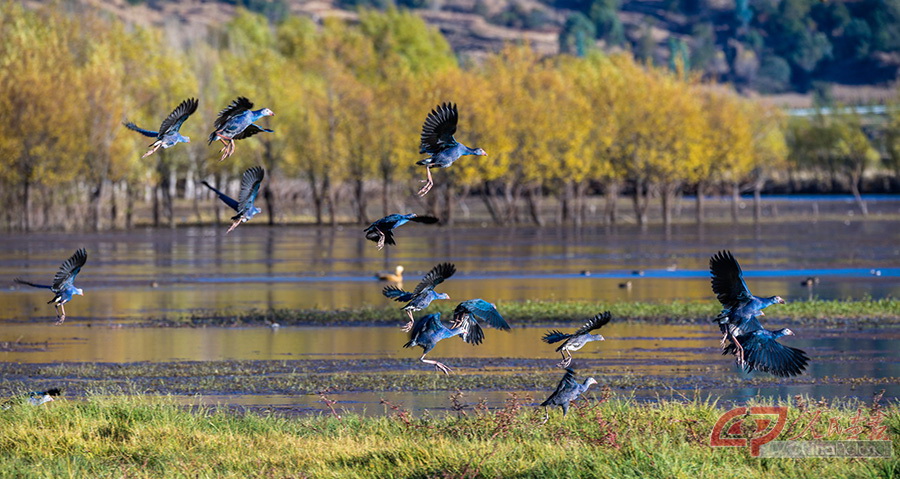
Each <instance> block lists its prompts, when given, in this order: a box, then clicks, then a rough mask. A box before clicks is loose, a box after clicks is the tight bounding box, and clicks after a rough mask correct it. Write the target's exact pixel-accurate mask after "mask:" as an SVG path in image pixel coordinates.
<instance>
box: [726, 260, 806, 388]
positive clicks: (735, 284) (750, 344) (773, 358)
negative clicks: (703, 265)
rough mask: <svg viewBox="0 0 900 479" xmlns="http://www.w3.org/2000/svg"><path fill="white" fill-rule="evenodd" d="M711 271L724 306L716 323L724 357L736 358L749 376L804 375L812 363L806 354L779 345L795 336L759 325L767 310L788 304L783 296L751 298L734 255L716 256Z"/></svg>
mask: <svg viewBox="0 0 900 479" xmlns="http://www.w3.org/2000/svg"><path fill="white" fill-rule="evenodd" d="M709 271H710V273H711V275H712V290H713V292H714V293H715V294H716V297H717V298H718V300H719V302H720V303H722V306H723V309H722V312H721V313H719V315H718V316H717V317H716V318H715V320H714V321H716V322H718V324H719V328H720V329H721V331H722V334H723V337H722V343H723V345H724V348H723V351H722V354H734V355H735V357H736V360H737V363H738V365H740V366H742V367H743V368H744V369H745V370H746V371H747V372H749V371H753V370H758V371H764V372H769V373H772V374H774V375H776V376H781V377H786V376H796V375H798V374H800V373H802V372H803V370H805V369H806V365H807V363H808V362H809V357H808V356H807V355H806V353H805V352H804V351H802V350H800V349H796V348H791V347H788V346H784V345H782V344H781V343H779V342H778V341H777V340H778V338H781V337H783V336H793V335H794V332H793V331H791V330H790V329H788V328H782V329H779V330H775V331H770V330H768V329H765V328H763V326H762V324H760V322H759V317H760V316H764V315H765V313H764V312H763V309H765V308H767V307H769V306H771V305H773V304H784V300H783V299H781V297H780V296H769V297H759V296H754V295H753V294H751V293H750V289H749V288H748V287H747V283H745V282H744V277H743V271H741V266H740V264H738V262H737V260H736V259H735V258H734V256H733V255H732V254H731V252H730V251H720V252H718V253H716V254H715V255H713V256H712V257H711V258H710V259H709ZM729 341H730V342H729ZM726 342H729V343H728V344H726Z"/></svg>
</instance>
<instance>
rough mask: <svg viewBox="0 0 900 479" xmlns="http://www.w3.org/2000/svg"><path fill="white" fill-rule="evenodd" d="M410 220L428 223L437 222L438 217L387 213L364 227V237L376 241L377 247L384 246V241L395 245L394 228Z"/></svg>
mask: <svg viewBox="0 0 900 479" xmlns="http://www.w3.org/2000/svg"><path fill="white" fill-rule="evenodd" d="M410 221H413V222H416V223H424V224H427V225H430V224H434V223H437V222H438V219H437V218H435V217H433V216H419V215H417V214H415V213H410V214H408V215H400V214H396V213H395V214H392V215H387V216H385V217H384V218H381V219H380V220H377V221H375V222H374V223H372V224H371V225H369V227H368V228H366V229H365V232H366V239H367V240H369V241H374V242H377V243H378V249H381V248H384V245H385V243H387V244H390V245H395V244H397V243H396V242H394V233H393V230H394V228H399V227H400V226H403V225H405V224H406V223H408V222H410Z"/></svg>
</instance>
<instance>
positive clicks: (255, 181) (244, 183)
mask: <svg viewBox="0 0 900 479" xmlns="http://www.w3.org/2000/svg"><path fill="white" fill-rule="evenodd" d="M265 176H266V172H265V171H264V170H263V169H262V167H261V166H254V167H253V168H250V169H248V170H247V171H245V172H244V176H243V177H242V178H241V192H240V194H239V195H238V201H234V199H232V198H231V197H229V196H228V195H226V194H225V193H222V192H221V191H219V190H217V189H215V188H213V187H212V186H210V184H209V183H207V182H205V181H204V182H203V184H204V185H206V187H207V188H209V189H211V190H213V191H214V192H215V193H216V194H217V195H219V199H221V200H222V201H223V202H224V203H225V204H226V205H228V206H230V207H231V208H232V209H233V210H234V211H237V214H236V215H234V216H232V217H231V219H232V220H233V221H234V222H233V223H232V224H231V227H230V228H228V231H226V232H225V234H228V233H231V230H233V229H235V228H237V227H238V225H240V224H241V223H244V222H246V221H249V220H250V218H253V217H254V216H256V215H257V214H259V213H260V212H261V211H262V210H260V209H259V208H257V207H256V206H254V205H253V202H254V201H256V197H257V196H258V195H259V185H260V183H262V180H263V178H264V177H265Z"/></svg>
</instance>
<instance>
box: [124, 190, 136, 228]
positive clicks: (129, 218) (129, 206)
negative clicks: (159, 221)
mask: <svg viewBox="0 0 900 479" xmlns="http://www.w3.org/2000/svg"><path fill="white" fill-rule="evenodd" d="M136 194H137V193H136V192H135V191H134V188H132V187H131V184H130V183H129V182H127V181H126V182H125V229H129V230H130V229H132V228H134V195H136Z"/></svg>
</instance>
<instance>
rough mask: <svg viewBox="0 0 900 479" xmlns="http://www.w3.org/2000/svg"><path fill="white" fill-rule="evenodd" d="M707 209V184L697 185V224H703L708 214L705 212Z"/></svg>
mask: <svg viewBox="0 0 900 479" xmlns="http://www.w3.org/2000/svg"><path fill="white" fill-rule="evenodd" d="M705 209H706V182H703V181H701V182H699V183H697V203H696V213H697V218H696V219H697V224H698V225H699V224H703V220H704V219H705V217H706V213H705V212H704V210H705Z"/></svg>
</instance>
